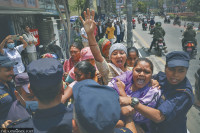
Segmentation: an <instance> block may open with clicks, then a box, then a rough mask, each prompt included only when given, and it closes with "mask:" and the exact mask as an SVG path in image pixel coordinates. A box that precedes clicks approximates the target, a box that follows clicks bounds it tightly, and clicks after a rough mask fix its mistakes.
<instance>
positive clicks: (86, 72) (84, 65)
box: [62, 61, 96, 103]
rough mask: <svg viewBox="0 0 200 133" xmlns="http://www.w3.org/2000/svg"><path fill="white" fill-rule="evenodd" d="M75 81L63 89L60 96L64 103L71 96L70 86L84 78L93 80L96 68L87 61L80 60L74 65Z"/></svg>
mask: <svg viewBox="0 0 200 133" xmlns="http://www.w3.org/2000/svg"><path fill="white" fill-rule="evenodd" d="M74 74H75V82H73V83H72V84H70V85H69V86H68V87H67V88H66V89H65V91H64V95H63V96H62V103H66V102H67V100H69V99H70V98H71V96H72V88H73V86H74V85H75V84H76V83H77V81H82V80H85V79H93V80H95V76H96V68H95V67H94V66H93V65H92V64H91V63H90V62H88V61H80V62H78V63H77V64H76V65H75V67H74Z"/></svg>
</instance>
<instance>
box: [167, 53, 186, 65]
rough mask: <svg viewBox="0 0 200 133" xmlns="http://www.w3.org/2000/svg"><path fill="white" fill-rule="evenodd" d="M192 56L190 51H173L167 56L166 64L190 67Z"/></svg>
mask: <svg viewBox="0 0 200 133" xmlns="http://www.w3.org/2000/svg"><path fill="white" fill-rule="evenodd" d="M189 61H190V57H189V55H188V53H186V52H183V51H173V52H171V53H169V54H167V56H166V64H167V66H168V67H177V66H183V67H187V68H188V67H189Z"/></svg>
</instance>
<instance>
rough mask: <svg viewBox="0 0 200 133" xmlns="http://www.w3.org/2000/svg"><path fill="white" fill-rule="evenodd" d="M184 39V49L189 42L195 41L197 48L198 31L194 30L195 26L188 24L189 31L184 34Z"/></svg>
mask: <svg viewBox="0 0 200 133" xmlns="http://www.w3.org/2000/svg"><path fill="white" fill-rule="evenodd" d="M183 36H184V38H183V39H182V47H183V48H184V44H185V43H186V42H187V41H193V42H194V44H195V47H196V46H197V40H196V38H195V37H196V31H195V30H193V24H192V23H188V24H187V29H186V30H185V31H184V33H183Z"/></svg>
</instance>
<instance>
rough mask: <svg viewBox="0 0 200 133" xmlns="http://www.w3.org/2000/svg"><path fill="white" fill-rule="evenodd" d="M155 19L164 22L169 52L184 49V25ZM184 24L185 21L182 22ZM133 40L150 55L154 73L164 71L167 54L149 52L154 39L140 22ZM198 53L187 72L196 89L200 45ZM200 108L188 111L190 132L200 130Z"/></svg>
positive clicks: (198, 40)
mask: <svg viewBox="0 0 200 133" xmlns="http://www.w3.org/2000/svg"><path fill="white" fill-rule="evenodd" d="M155 21H156V22H158V21H160V22H162V27H163V28H164V30H165V32H166V35H165V42H166V46H167V50H168V53H169V52H172V51H182V45H181V39H182V33H183V32H181V31H183V30H184V27H183V26H181V27H179V26H173V24H172V21H171V24H164V22H163V19H161V18H160V17H156V18H155ZM182 25H183V22H182ZM133 38H134V39H133V40H134V42H135V43H134V45H135V47H137V48H138V49H139V51H140V54H141V56H142V57H148V58H150V59H151V60H152V62H153V63H154V73H157V72H158V71H164V66H165V55H166V54H167V53H164V54H163V55H162V57H158V56H157V55H156V52H155V50H154V49H152V50H151V53H149V52H148V48H149V47H150V44H151V41H152V40H153V38H152V35H151V34H149V30H147V31H143V30H142V24H138V23H137V22H136V29H134V30H133ZM196 38H197V42H198V44H199V43H200V32H198V33H197V36H196ZM197 51H198V54H197V56H196V58H195V59H192V60H191V61H190V67H189V70H188V73H187V77H188V78H189V80H190V82H191V84H192V87H193V89H194V85H195V77H194V74H195V72H196V71H197V69H198V68H199V67H200V60H199V58H200V45H198V48H197ZM199 118H200V110H198V109H196V108H195V107H192V108H191V109H190V111H189V113H188V122H187V126H188V130H189V132H190V133H199V131H200V126H199V125H200V119H199Z"/></svg>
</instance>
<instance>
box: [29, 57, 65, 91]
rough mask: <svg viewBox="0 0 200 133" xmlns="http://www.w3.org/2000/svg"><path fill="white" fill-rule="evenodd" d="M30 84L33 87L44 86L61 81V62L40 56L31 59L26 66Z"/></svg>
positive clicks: (53, 84) (45, 87)
mask: <svg viewBox="0 0 200 133" xmlns="http://www.w3.org/2000/svg"><path fill="white" fill-rule="evenodd" d="M27 72H28V76H29V81H30V86H31V87H34V88H36V89H37V88H38V89H40V88H44V89H47V88H48V87H52V86H56V85H58V84H59V83H61V81H62V75H63V67H62V64H61V63H60V62H59V61H58V60H56V59H53V58H42V59H39V60H36V61H32V62H31V63H30V64H29V65H28V67H27Z"/></svg>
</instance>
